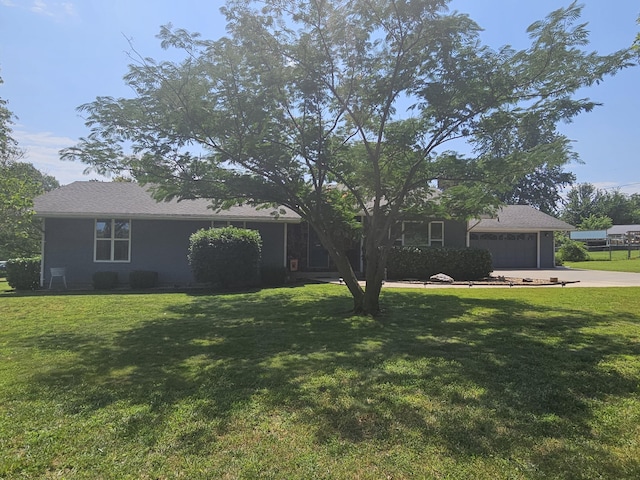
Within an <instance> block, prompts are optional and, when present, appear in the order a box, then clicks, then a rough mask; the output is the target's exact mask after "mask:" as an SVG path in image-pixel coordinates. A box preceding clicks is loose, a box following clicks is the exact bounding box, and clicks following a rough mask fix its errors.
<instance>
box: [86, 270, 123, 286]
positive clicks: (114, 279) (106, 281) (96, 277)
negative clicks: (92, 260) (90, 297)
mask: <svg viewBox="0 0 640 480" xmlns="http://www.w3.org/2000/svg"><path fill="white" fill-rule="evenodd" d="M91 280H92V282H93V288H94V289H96V290H113V289H114V288H116V287H117V286H118V272H109V271H101V272H95V273H94V274H93V275H92V276H91Z"/></svg>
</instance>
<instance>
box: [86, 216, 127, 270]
mask: <svg viewBox="0 0 640 480" xmlns="http://www.w3.org/2000/svg"><path fill="white" fill-rule="evenodd" d="M130 257H131V221H130V220H123V219H114V218H99V219H97V220H96V229H95V253H94V259H95V261H96V262H128V261H129V260H130Z"/></svg>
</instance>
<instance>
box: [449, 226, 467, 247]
mask: <svg viewBox="0 0 640 480" xmlns="http://www.w3.org/2000/svg"><path fill="white" fill-rule="evenodd" d="M444 245H445V247H451V248H464V247H466V246H467V224H466V222H460V221H456V220H445V222H444Z"/></svg>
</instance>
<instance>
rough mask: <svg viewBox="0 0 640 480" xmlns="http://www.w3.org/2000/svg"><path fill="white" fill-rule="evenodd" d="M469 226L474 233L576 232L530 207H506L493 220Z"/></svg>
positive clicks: (484, 220)
mask: <svg viewBox="0 0 640 480" xmlns="http://www.w3.org/2000/svg"><path fill="white" fill-rule="evenodd" d="M469 225H470V226H471V228H470V231H472V232H484V231H494V232H497V231H509V230H520V231H523V230H529V231H540V230H551V231H553V230H560V231H567V230H575V227H574V226H573V225H569V224H568V223H567V222H563V221H562V220H558V219H557V218H555V217H552V216H551V215H547V214H546V213H543V212H541V211H540V210H536V209H535V208H533V207H530V206H529V205H505V206H504V207H502V208H500V209H499V210H498V212H497V213H496V215H495V216H494V217H493V218H483V219H480V220H471V221H470V222H469Z"/></svg>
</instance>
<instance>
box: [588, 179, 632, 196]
mask: <svg viewBox="0 0 640 480" xmlns="http://www.w3.org/2000/svg"><path fill="white" fill-rule="evenodd" d="M593 186H594V187H596V188H597V189H599V190H607V191H613V190H619V191H620V193H624V194H625V195H631V194H634V193H640V181H638V182H634V181H630V182H625V183H620V182H594V183H593Z"/></svg>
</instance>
